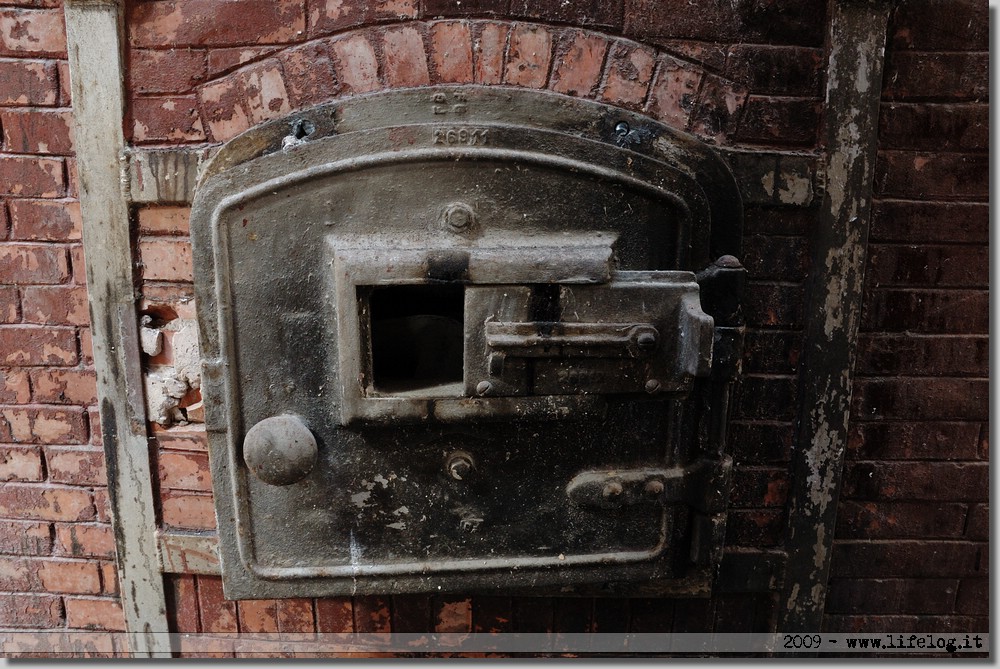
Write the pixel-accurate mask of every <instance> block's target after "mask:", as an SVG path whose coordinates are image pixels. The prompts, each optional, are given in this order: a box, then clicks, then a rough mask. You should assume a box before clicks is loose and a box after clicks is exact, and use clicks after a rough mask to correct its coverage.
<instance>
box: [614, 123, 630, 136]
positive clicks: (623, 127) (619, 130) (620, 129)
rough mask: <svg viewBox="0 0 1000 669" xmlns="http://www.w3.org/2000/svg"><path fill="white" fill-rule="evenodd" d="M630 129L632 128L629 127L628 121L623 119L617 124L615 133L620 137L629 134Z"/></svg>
mask: <svg viewBox="0 0 1000 669" xmlns="http://www.w3.org/2000/svg"><path fill="white" fill-rule="evenodd" d="M629 130H630V128H629V127H628V123H626V122H625V121H622V122H621V123H619V124H618V125H616V126H615V134H616V135H618V136H619V137H624V136H625V135H627V134H628V133H629Z"/></svg>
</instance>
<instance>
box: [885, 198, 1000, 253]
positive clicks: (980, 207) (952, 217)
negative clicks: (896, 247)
mask: <svg viewBox="0 0 1000 669" xmlns="http://www.w3.org/2000/svg"><path fill="white" fill-rule="evenodd" d="M989 237H990V226H989V204H988V203H986V202H912V201H907V200H902V201H901V200H886V199H876V200H875V203H874V206H873V208H872V224H871V241H872V242H913V243H920V242H962V243H967V244H986V243H988V242H989Z"/></svg>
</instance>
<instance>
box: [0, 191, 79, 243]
mask: <svg viewBox="0 0 1000 669" xmlns="http://www.w3.org/2000/svg"><path fill="white" fill-rule="evenodd" d="M9 204H10V222H11V238H12V239H19V240H25V241H52V242H62V241H69V240H78V239H80V231H81V228H82V225H83V224H82V221H81V219H80V203H79V202H77V201H75V200H22V199H13V200H11V201H10V203H9Z"/></svg>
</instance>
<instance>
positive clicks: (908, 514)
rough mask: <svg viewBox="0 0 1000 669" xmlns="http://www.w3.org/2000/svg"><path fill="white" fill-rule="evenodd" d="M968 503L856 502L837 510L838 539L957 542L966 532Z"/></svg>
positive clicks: (845, 502) (842, 504)
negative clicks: (949, 540) (941, 540)
mask: <svg viewBox="0 0 1000 669" xmlns="http://www.w3.org/2000/svg"><path fill="white" fill-rule="evenodd" d="M967 508H968V507H967V506H966V505H965V504H954V503H947V502H885V501H878V500H876V501H873V502H854V501H851V500H846V499H842V500H841V501H840V505H839V506H838V507H837V539H838V541H839V540H844V539H922V540H925V539H957V538H961V537H962V533H963V530H964V529H965V516H966V509H967Z"/></svg>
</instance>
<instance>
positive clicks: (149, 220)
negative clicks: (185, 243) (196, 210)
mask: <svg viewBox="0 0 1000 669" xmlns="http://www.w3.org/2000/svg"><path fill="white" fill-rule="evenodd" d="M138 213H139V233H140V234H143V235H184V236H186V235H188V234H189V233H190V231H191V229H190V218H191V208H190V207H176V206H162V205H153V206H149V207H142V208H141V209H139V212H138Z"/></svg>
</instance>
